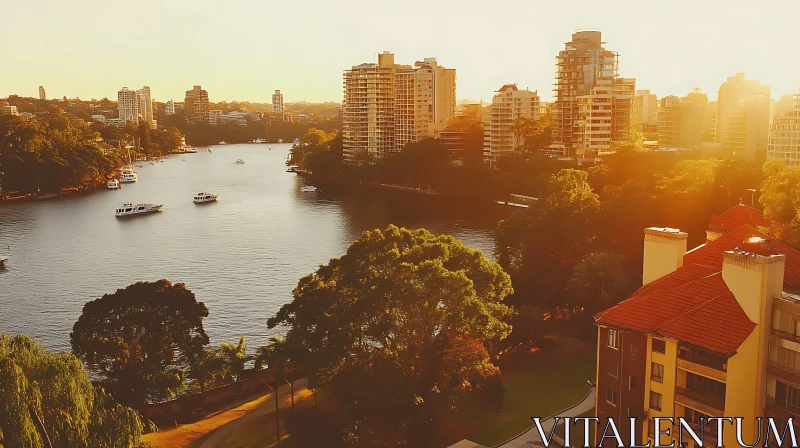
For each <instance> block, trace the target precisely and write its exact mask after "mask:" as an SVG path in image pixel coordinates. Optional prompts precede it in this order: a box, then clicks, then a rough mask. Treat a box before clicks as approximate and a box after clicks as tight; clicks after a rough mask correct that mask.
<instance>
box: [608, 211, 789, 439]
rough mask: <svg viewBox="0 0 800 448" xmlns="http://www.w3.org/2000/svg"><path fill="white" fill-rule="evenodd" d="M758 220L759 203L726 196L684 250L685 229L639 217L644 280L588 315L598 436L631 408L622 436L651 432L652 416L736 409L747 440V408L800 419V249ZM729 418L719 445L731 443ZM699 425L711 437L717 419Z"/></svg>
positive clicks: (753, 428) (753, 433) (752, 428)
mask: <svg viewBox="0 0 800 448" xmlns="http://www.w3.org/2000/svg"><path fill="white" fill-rule="evenodd" d="M760 226H764V227H767V226H769V222H768V221H767V220H766V219H764V217H763V216H762V215H761V214H760V213H759V212H758V211H757V210H755V209H753V208H751V207H747V206H744V205H739V206H736V207H733V208H732V209H730V210H728V211H726V212H724V213H722V214H720V215H719V216H717V217H716V218H715V219H714V220H712V221H711V223H710V224H709V229H708V232H707V237H708V239H707V241H706V243H705V244H703V245H700V246H698V247H696V248H694V249H692V250H688V251H687V237H688V235H687V234H686V233H684V232H681V231H680V230H678V229H670V228H648V229H645V231H644V263H643V268H642V274H643V275H642V277H643V286H642V287H641V288H640V289H639V290H637V291H636V292H635V293H633V294H632V295H631V296H630V297H629V298H628V299H627V300H625V301H623V302H621V303H619V304H618V305H616V306H614V307H611V308H609V309H607V310H604V311H602V312H600V313H598V314H597V315H595V322H596V324H597V327H598V349H597V355H598V356H597V381H596V383H597V415H598V417H600V420H601V421H600V426H599V428H600V430H599V431H598V436H599V435H600V434H602V429H603V428H605V424H606V421H607V419H608V418H614V420H615V422H616V423H617V424H619V422H626V423H627V422H628V417H637V418H638V425H637V427H636V436H635V439H636V440H627V439H628V437H627V433H628V430H627V426H626V427H625V430H624V431H621V432H622V435H623V438H624V439H626V440H625V442H626V444H628V445H631V444H632V443H634V442H635V443H643V444H644V443H647V442H648V441H650V442H653V443H654V442H655V440H654V438H653V437H654V434H655V432H654V424H653V423H654V420H653V419H654V418H655V417H673V418H677V417H684V418H686V419H687V420H690V421H693V422H695V423H699V422H700V421H701V420H700V419H701V418H702V417H705V418H707V417H722V416H741V417H744V419H745V420H744V422H745V425H744V428H743V432H742V434H743V437H744V440H745V441H747V442H748V443H752V442H754V441H755V440H756V439H757V438H758V436H759V428H758V424H757V421H756V417H763V416H770V417H775V418H777V419H778V421H780V422H785V421H787V419H788V417H795V418H796V419H797V421H798V422H800V252H798V251H797V250H795V249H793V248H791V247H789V246H787V245H785V244H783V243H781V242H780V241H777V240H775V239H773V238H771V237H769V236H768V235H765V234H764V233H762V232H760V231H759V230H758V227H760ZM727 426H728V425H727V424H726V427H725V428H724V439H723V441H724V443H725V445H726V446H738V443H737V442H736V431H735V427H734V426H733V425H730V427H727ZM694 428H695V429H696V430H698V431H699V429H700V427H699V426H695V427H694ZM665 429H666V428H664V426H663V425H662V427H661V430H662V431H664V430H665ZM669 429H670V430H671V434H672V436H675V435H676V434H677V432H676V431H678V429H679V428H678V427H677V426H674V427H671V428H669ZM798 434H800V431H798ZM672 436H670V437H665V436H662V437H661V440H660V441H661V443H662V444H663V443H666V444H668V443H670V442H671V441H672V440H676V439H673V438H672ZM702 437H703V439H702V440H703V441H704V444H708V445H710V446H714V445H715V444H716V429H715V428H714V427H709V426H706V427H705V428H704V434H703V436H702ZM687 439H689V440H690V442H689V444H688V446H693V445H695V443H694V442H693V441H691V439H690V438H689V437H684V442H686V440H687ZM763 442H764V440H763V439H762V440H761V442H760V445H763Z"/></svg>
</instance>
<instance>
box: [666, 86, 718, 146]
mask: <svg viewBox="0 0 800 448" xmlns="http://www.w3.org/2000/svg"><path fill="white" fill-rule="evenodd" d="M660 104H661V105H660V107H659V111H658V146H659V147H660V148H694V147H698V146H700V145H702V144H703V141H704V133H705V131H704V126H705V125H706V120H707V118H706V114H707V110H708V96H707V95H706V94H705V93H703V92H701V91H700V89H694V90H693V91H692V92H690V93H689V94H688V95H686V96H685V97H683V98H678V97H677V96H667V97H664V98H662V99H661V102H660Z"/></svg>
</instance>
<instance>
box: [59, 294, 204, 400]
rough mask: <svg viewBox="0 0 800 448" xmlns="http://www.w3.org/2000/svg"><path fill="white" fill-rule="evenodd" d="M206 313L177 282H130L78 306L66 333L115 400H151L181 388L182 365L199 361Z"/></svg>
mask: <svg viewBox="0 0 800 448" xmlns="http://www.w3.org/2000/svg"><path fill="white" fill-rule="evenodd" d="M207 316H208V309H207V308H206V306H205V305H204V304H203V303H202V302H197V300H196V299H195V296H194V293H192V292H191V291H190V290H188V289H187V288H186V286H185V285H184V284H183V283H176V284H174V285H173V284H171V283H170V282H169V281H167V280H159V281H156V282H138V283H134V284H132V285H130V286H128V287H127V288H125V289H118V290H117V291H116V292H115V293H113V294H105V295H104V296H103V297H101V298H99V299H96V300H92V301H90V302H88V303H87V304H86V305H84V307H83V312H82V314H81V316H80V317H79V318H78V321H77V322H75V325H74V326H73V329H72V333H71V334H70V341H71V343H72V351H73V353H75V355H77V356H78V357H79V358H80V359H81V360H83V361H84V362H85V363H86V365H87V366H88V367H89V369H91V370H92V371H93V372H95V373H96V374H97V375H99V376H100V377H101V384H102V385H103V386H104V387H105V388H106V390H108V391H109V392H110V393H111V395H112V396H113V397H114V398H115V399H116V400H118V401H119V402H121V403H123V404H126V405H128V406H141V405H143V404H145V403H148V402H157V401H160V400H163V399H166V398H169V397H172V396H174V395H175V394H176V393H177V392H178V391H179V390H180V389H181V388H182V387H183V383H182V378H183V375H184V373H185V370H186V368H187V365H186V364H188V367H190V366H191V365H192V364H196V363H197V362H199V356H200V352H199V349H200V348H201V347H202V346H204V345H206V344H208V336H207V335H206V333H205V331H204V330H203V319H204V318H205V317H207ZM182 360H185V361H186V364H184V363H183V362H181V361H182Z"/></svg>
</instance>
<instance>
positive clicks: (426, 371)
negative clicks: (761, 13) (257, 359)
mask: <svg viewBox="0 0 800 448" xmlns="http://www.w3.org/2000/svg"><path fill="white" fill-rule="evenodd" d="M511 291H512V290H511V282H510V279H509V277H508V275H507V274H506V273H505V272H503V270H502V269H501V268H500V266H499V265H498V264H496V263H494V262H492V261H489V260H488V259H486V258H485V257H484V256H483V255H482V254H481V253H480V252H478V251H476V250H473V249H470V248H468V247H466V246H464V245H463V244H462V243H461V242H460V241H458V240H455V239H454V238H453V237H451V236H446V235H433V234H431V233H430V232H428V231H426V230H424V229H420V230H415V231H412V230H408V229H404V228H397V227H395V226H389V227H388V228H387V229H385V230H383V231H381V230H374V231H370V232H364V233H363V234H362V235H361V236H360V237H359V238H358V239H357V240H356V241H355V242H354V243H353V244H352V245H351V246H350V248H349V249H348V250H347V253H346V254H345V255H344V256H342V257H341V258H335V259H332V260H331V261H330V262H329V263H328V264H327V265H324V266H321V267H320V268H319V269H318V270H317V272H315V273H314V274H312V275H309V276H306V277H304V278H302V279H301V280H300V282H299V283H298V285H297V288H295V290H294V300H293V301H292V302H291V303H288V304H286V305H284V306H283V307H282V308H281V309H280V311H279V312H278V313H277V314H276V315H275V316H274V317H272V318H270V319H269V320H268V326H269V327H270V328H275V327H278V326H282V327H285V328H286V329H287V336H286V341H285V350H288V351H289V352H290V353H291V354H290V355H289V356H290V357H291V358H292V359H293V362H294V363H296V364H298V365H302V366H304V367H305V368H307V369H308V371H309V372H313V374H314V376H315V377H316V378H317V379H319V380H320V381H321V382H322V383H326V384H329V385H330V386H331V387H332V390H333V393H334V395H335V396H336V397H337V402H338V403H340V405H341V409H340V416H342V418H343V419H344V421H343V422H342V424H343V425H345V426H346V428H347V431H345V432H346V433H348V434H351V435H353V437H355V438H356V439H358V440H360V442H361V443H364V444H365V445H364V446H383V445H382V444H387V443H388V444H389V445H391V446H401V445H397V443H401V442H402V443H406V442H408V441H409V440H413V441H415V442H414V443H412V444H411V445H410V446H427V444H429V443H430V442H431V440H433V438H431V437H430V433H428V431H427V430H429V429H430V428H432V427H434V426H435V424H434V418H433V417H432V416H433V415H434V414H435V412H434V410H436V409H439V407H440V406H442V405H444V404H445V403H449V402H450V401H451V400H452V399H454V398H455V397H457V396H458V395H459V394H461V393H463V392H465V391H467V390H472V389H475V388H479V387H480V385H481V384H482V382H483V381H485V380H486V379H487V378H489V377H491V376H493V375H495V374H497V368H496V367H495V366H494V365H493V364H492V363H491V361H490V358H489V353H490V351H491V350H492V349H493V348H494V347H496V345H497V343H498V342H499V341H501V340H502V339H503V338H505V337H506V336H507V335H508V333H509V331H510V327H509V325H508V324H507V323H506V321H505V320H506V319H507V317H508V316H509V311H510V310H509V308H508V307H507V306H505V305H504V304H503V299H504V298H505V297H506V296H507V295H508V294H509V293H511ZM345 416H346V417H345ZM400 434H402V437H401V436H400ZM423 434H424V437H423Z"/></svg>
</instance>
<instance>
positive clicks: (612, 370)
mask: <svg viewBox="0 0 800 448" xmlns="http://www.w3.org/2000/svg"><path fill="white" fill-rule="evenodd" d="M606 373H607V374H609V375H611V376H613V377H614V378H619V363H616V362H614V361H606Z"/></svg>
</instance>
